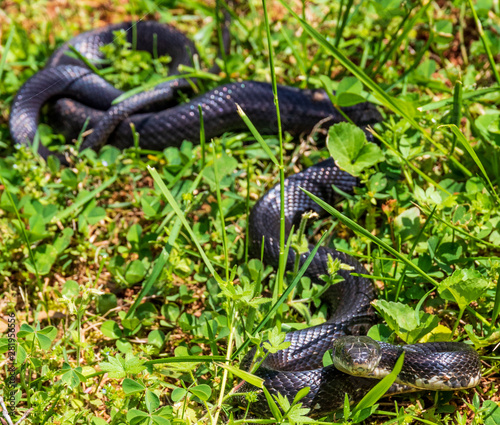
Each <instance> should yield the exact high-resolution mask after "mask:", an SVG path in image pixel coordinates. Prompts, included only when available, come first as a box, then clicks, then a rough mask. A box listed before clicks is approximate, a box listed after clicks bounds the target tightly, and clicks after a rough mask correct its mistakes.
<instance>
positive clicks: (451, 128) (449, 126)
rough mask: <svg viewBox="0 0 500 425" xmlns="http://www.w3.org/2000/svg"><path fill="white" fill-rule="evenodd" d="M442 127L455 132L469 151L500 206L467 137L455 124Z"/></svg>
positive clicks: (499, 201)
mask: <svg viewBox="0 0 500 425" xmlns="http://www.w3.org/2000/svg"><path fill="white" fill-rule="evenodd" d="M440 127H448V128H450V130H451V131H452V132H453V134H454V135H455V136H456V137H457V139H458V140H459V141H460V143H462V145H463V147H464V148H465V150H466V151H467V153H468V154H469V155H470V156H471V157H472V159H473V160H474V162H475V163H476V165H477V167H478V168H479V169H480V170H481V173H482V174H483V176H484V178H485V179H486V181H487V182H488V184H489V186H490V189H491V192H492V193H493V195H494V196H495V198H496V201H497V203H499V204H500V199H499V198H498V194H497V192H496V191H495V188H494V187H493V184H492V183H491V180H490V178H489V177H488V174H487V173H486V170H485V169H484V167H483V164H482V163H481V160H480V159H479V158H478V156H477V154H476V152H475V151H474V149H473V148H472V146H471V145H470V143H469V141H468V140H467V139H466V138H465V136H464V135H463V134H462V132H461V131H460V129H459V128H458V127H457V126H456V125H455V124H446V125H441V126H440Z"/></svg>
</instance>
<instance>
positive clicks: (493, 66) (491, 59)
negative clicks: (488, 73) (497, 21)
mask: <svg viewBox="0 0 500 425" xmlns="http://www.w3.org/2000/svg"><path fill="white" fill-rule="evenodd" d="M467 2H468V3H469V7H470V10H471V12H472V16H473V17H474V21H475V23H476V27H477V32H478V33H479V37H480V38H481V42H482V43H483V47H484V50H485V51H486V56H488V62H489V63H490V66H491V70H492V71H493V75H494V76H495V80H497V84H498V85H500V74H499V73H498V69H497V65H496V63H495V58H494V57H493V54H492V53H491V49H490V46H489V44H488V39H487V36H486V34H485V33H484V31H483V26H482V25H481V21H480V20H479V17H478V16H477V13H476V9H474V4H473V3H472V0H467Z"/></svg>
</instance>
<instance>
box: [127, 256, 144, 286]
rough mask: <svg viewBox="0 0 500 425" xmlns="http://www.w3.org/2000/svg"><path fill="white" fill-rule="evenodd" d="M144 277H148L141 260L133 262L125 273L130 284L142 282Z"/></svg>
mask: <svg viewBox="0 0 500 425" xmlns="http://www.w3.org/2000/svg"><path fill="white" fill-rule="evenodd" d="M144 276H146V267H144V264H143V263H142V261H141V260H134V261H132V262H131V263H130V264H129V266H128V267H127V271H126V272H125V280H126V281H127V282H128V283H130V284H134V283H137V282H140V281H141V280H142V279H144Z"/></svg>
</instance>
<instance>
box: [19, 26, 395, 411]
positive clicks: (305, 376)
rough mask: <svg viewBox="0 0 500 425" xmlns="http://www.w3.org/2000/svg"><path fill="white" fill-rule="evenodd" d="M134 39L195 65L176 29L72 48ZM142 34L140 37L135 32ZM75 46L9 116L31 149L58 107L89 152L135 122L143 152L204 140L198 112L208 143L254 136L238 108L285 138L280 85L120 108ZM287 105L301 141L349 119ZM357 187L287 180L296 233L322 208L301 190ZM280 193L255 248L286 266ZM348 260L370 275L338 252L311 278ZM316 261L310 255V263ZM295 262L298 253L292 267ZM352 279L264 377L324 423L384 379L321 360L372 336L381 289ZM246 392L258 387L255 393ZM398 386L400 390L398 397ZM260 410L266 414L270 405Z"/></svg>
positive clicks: (95, 52) (323, 192) (316, 177)
mask: <svg viewBox="0 0 500 425" xmlns="http://www.w3.org/2000/svg"><path fill="white" fill-rule="evenodd" d="M132 26H134V27H135V30H130V31H128V32H127V36H128V39H129V41H130V42H132V41H133V39H134V38H135V40H136V43H137V44H136V45H137V49H139V50H147V51H152V50H153V44H154V43H155V41H154V36H153V34H155V33H156V34H157V47H156V49H157V52H158V55H163V54H169V55H170V56H172V63H171V70H172V74H175V73H177V67H178V66H179V65H181V64H184V65H190V66H191V65H192V57H193V55H194V54H196V49H195V47H194V45H193V43H192V42H191V41H190V40H189V39H187V38H186V37H185V36H184V35H183V34H181V33H179V32H178V31H177V30H175V29H173V28H172V27H169V26H167V25H162V24H158V23H156V22H146V21H142V22H138V23H137V24H130V23H123V24H117V25H112V26H108V27H104V28H101V29H98V30H93V31H90V32H87V33H84V34H81V35H79V36H77V37H75V38H74V39H73V40H71V41H70V42H71V44H72V45H73V46H74V47H75V48H76V49H77V50H79V51H80V53H82V54H83V55H84V56H85V57H87V58H88V59H89V60H90V61H91V62H95V63H96V64H97V65H99V61H100V60H101V59H102V53H101V52H100V51H99V47H100V46H101V45H103V44H106V43H109V42H110V41H111V40H112V39H113V37H114V36H113V34H112V32H113V31H115V30H118V29H126V30H127V29H130V28H131V27H132ZM134 31H135V35H134ZM67 51H68V44H65V45H63V46H62V47H61V48H60V49H59V50H57V51H56V52H55V53H54V55H53V56H52V57H51V58H50V60H49V62H48V64H47V66H46V68H45V69H44V70H42V71H40V72H39V73H37V74H36V75H34V76H33V77H32V78H31V79H29V80H28V81H27V82H26V83H25V85H24V86H23V87H22V88H21V89H20V90H19V92H18V93H17V95H16V97H15V99H14V101H13V105H12V109H11V116H10V130H11V134H12V137H13V139H14V141H15V142H17V143H23V144H27V145H30V144H31V143H32V142H33V139H34V137H35V132H36V129H37V126H38V122H39V116H40V110H41V108H42V106H43V105H45V104H46V103H50V105H51V106H50V112H49V116H50V122H51V124H52V125H53V126H54V127H56V129H59V130H60V131H62V132H63V133H64V134H65V135H66V136H67V138H69V139H72V138H76V136H77V135H78V134H79V132H80V131H81V129H82V127H83V125H84V123H85V120H86V119H87V118H90V121H89V126H88V128H92V129H93V133H92V134H91V135H90V136H89V137H87V138H86V139H85V140H84V143H83V146H82V148H87V147H91V148H94V149H99V148H100V147H102V145H103V144H104V143H109V144H113V145H115V146H117V147H120V148H126V147H130V146H132V145H133V138H132V132H131V129H130V124H131V123H133V124H134V126H135V129H136V131H138V132H139V134H140V145H141V147H142V148H145V149H153V150H162V149H164V148H165V147H167V146H179V145H180V144H181V143H182V141H183V140H190V141H193V142H197V141H198V140H199V132H200V124H199V112H198V105H201V107H202V111H203V118H204V124H205V134H206V137H207V138H208V139H210V138H212V137H215V136H220V135H221V134H222V133H224V132H227V131H236V130H247V127H246V125H245V124H244V122H243V121H242V120H241V118H240V116H239V115H238V113H237V109H236V104H238V105H239V106H240V107H241V108H242V109H243V110H244V111H245V113H246V114H247V115H248V117H249V118H250V119H251V121H252V122H253V124H254V125H255V126H256V128H257V129H258V130H259V131H260V132H261V133H276V131H277V124H276V110H275V106H274V102H273V93H272V87H271V85H270V84H268V83H262V82H257V81H244V82H237V83H228V84H225V85H222V86H220V87H218V88H216V89H214V90H211V91H209V92H207V93H205V94H203V95H201V96H198V97H195V98H194V99H192V100H191V101H190V102H188V103H184V104H180V105H177V104H174V100H175V97H176V93H177V91H179V90H181V91H183V90H186V89H187V88H188V84H187V82H186V80H184V79H182V78H179V79H176V80H174V81H171V82H168V83H164V84H162V85H160V86H157V87H156V88H155V89H153V90H150V91H147V92H143V93H140V94H138V95H136V96H133V97H131V98H129V99H127V100H126V101H124V102H121V103H119V104H117V105H115V106H112V105H111V102H112V101H113V100H114V99H115V98H116V97H118V96H119V95H120V94H122V92H121V91H120V90H118V89H116V88H114V87H113V86H111V85H110V84H109V83H107V82H106V81H105V80H103V79H102V78H101V77H99V76H98V75H96V74H94V73H93V72H92V71H91V70H89V69H88V68H87V67H86V66H85V65H84V64H83V62H81V61H80V60H77V59H73V58H70V57H68V56H67V55H66V52H67ZM278 98H279V105H280V112H281V119H282V127H283V130H284V131H287V132H290V133H292V134H295V135H299V134H301V133H307V132H311V131H312V130H313V128H314V127H315V126H316V125H317V124H318V122H320V121H323V123H324V124H333V123H336V122H340V121H343V120H344V119H343V117H342V115H341V114H340V113H339V112H338V111H337V110H336V109H335V108H334V107H333V106H332V104H331V103H330V101H329V100H328V96H327V95H326V93H325V92H324V91H322V90H300V89H296V88H292V87H283V86H280V87H279V88H278ZM344 112H345V113H346V114H348V115H349V117H350V118H351V119H352V120H353V122H354V123H355V124H357V125H359V126H361V127H366V126H367V125H369V124H374V123H376V122H378V121H379V120H380V114H379V113H378V111H377V110H376V108H375V107H374V106H373V105H371V104H367V103H363V104H359V105H356V106H353V107H350V108H345V109H344ZM39 154H40V155H41V156H43V157H45V158H46V157H47V156H48V155H49V154H50V152H49V150H48V149H47V148H45V147H44V146H43V145H41V144H40V147H39ZM356 184H357V181H356V179H355V178H354V177H352V176H350V175H349V174H347V173H346V172H344V171H341V170H340V169H339V168H338V167H337V166H336V165H335V163H334V161H333V159H329V160H326V161H323V162H321V163H319V164H317V165H314V166H312V167H310V168H308V169H307V170H305V171H303V172H301V173H298V174H295V175H292V176H290V177H288V178H287V179H286V181H285V186H286V188H285V202H286V206H285V215H286V229H287V233H288V232H289V231H290V229H291V227H292V225H297V224H298V222H299V221H300V216H301V214H302V213H303V212H305V211H309V210H315V211H317V212H318V213H320V214H321V213H322V211H321V209H320V208H319V207H318V206H317V205H316V204H315V203H314V202H312V201H311V200H310V198H309V197H307V196H306V195H305V194H304V193H303V192H302V191H301V190H300V189H299V187H302V188H304V189H307V190H308V191H310V192H312V193H314V194H315V195H317V196H319V197H320V198H322V199H324V200H325V201H327V202H328V203H334V202H335V201H336V199H337V195H336V192H335V191H334V190H333V189H332V185H335V186H337V187H338V188H340V189H341V190H342V191H344V192H351V191H352V190H353V188H354V187H355V186H356ZM279 210H280V203H279V188H278V187H274V188H273V189H271V190H270V191H269V192H268V193H267V194H266V195H264V196H263V197H262V198H261V199H260V200H259V201H258V202H257V204H256V205H255V207H254V208H253V210H252V213H251V216H250V218H249V232H250V238H251V244H252V247H253V249H254V251H256V252H260V244H261V241H262V238H263V237H264V244H265V246H264V252H265V261H266V262H267V263H269V264H273V265H277V261H278V255H279V246H278V245H279ZM329 254H330V255H332V256H333V257H334V258H339V259H341V261H342V262H344V263H346V264H349V265H351V266H353V267H354V271H355V272H358V273H366V270H365V269H364V268H363V266H361V265H360V264H359V263H358V262H357V261H356V260H355V259H353V258H351V257H349V256H347V255H345V254H343V253H340V252H337V251H335V250H334V249H331V248H323V247H322V248H320V250H319V251H318V252H317V254H316V256H315V258H314V260H313V262H312V263H311V265H310V267H309V269H308V270H307V273H306V275H307V276H309V277H311V279H313V280H314V281H315V282H320V280H319V276H320V275H322V274H326V259H327V255H329ZM306 256H307V255H304V256H303V258H301V262H302V261H304V260H305V258H306ZM293 263H294V254H293V252H290V254H289V257H288V261H287V264H288V266H291V265H292V264H293ZM340 274H341V275H342V277H344V279H345V280H344V282H342V283H339V284H337V285H335V286H334V287H332V288H330V290H329V291H327V293H326V294H325V298H326V301H327V302H328V303H329V304H330V306H331V310H332V314H331V317H330V318H329V320H328V321H327V322H326V323H325V324H323V325H320V326H316V327H312V328H308V329H304V330H301V331H297V332H291V333H289V334H288V335H287V340H288V341H290V342H291V346H290V347H289V348H288V349H286V350H282V351H280V352H278V353H276V354H274V355H270V356H268V357H267V359H266V361H265V362H264V364H263V365H262V367H261V368H260V369H259V370H258V371H257V375H260V376H262V377H263V378H265V385H266V387H267V388H268V389H269V390H270V391H271V392H272V393H278V392H280V393H282V394H284V395H286V396H287V397H289V398H290V399H293V397H294V395H295V394H296V393H297V391H298V390H299V389H300V388H303V387H304V386H309V387H310V388H311V391H310V393H309V394H308V396H307V397H306V398H304V399H303V400H302V403H303V405H304V407H309V408H311V409H312V410H311V413H312V415H313V416H321V415H324V414H326V413H328V412H331V411H332V410H335V409H337V408H339V407H341V406H342V404H343V402H344V396H345V394H346V393H347V394H349V397H350V400H351V401H357V400H359V399H360V398H362V397H363V396H364V395H365V394H366V393H367V392H368V391H369V389H371V388H372V387H373V386H374V385H375V383H376V381H375V380H373V379H367V378H359V377H353V376H350V375H346V374H344V373H342V372H339V371H338V370H336V369H335V368H334V367H327V368H322V357H323V354H324V352H325V351H326V350H328V349H329V348H331V344H332V341H333V340H334V339H335V338H337V337H338V336H342V335H349V334H355V335H356V334H364V333H366V331H367V329H368V328H369V327H370V326H371V325H372V324H373V323H374V322H375V315H374V311H373V309H372V307H371V306H370V302H371V301H372V300H373V299H374V298H375V291H374V288H373V285H372V284H371V282H370V281H369V280H368V279H365V278H360V277H353V276H351V274H350V273H349V272H347V271H341V272H340ZM246 389H247V390H249V389H251V388H249V387H248V386H247V388H246ZM395 390H396V389H394V391H395ZM260 399H261V401H260V402H259V403H256V404H255V405H254V408H255V409H256V410H261V411H266V410H267V408H266V405H267V403H266V402H265V401H263V400H262V397H260Z"/></svg>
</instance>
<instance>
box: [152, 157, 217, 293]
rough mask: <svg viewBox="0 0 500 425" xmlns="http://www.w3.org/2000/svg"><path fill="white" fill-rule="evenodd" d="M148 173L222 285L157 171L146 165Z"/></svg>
mask: <svg viewBox="0 0 500 425" xmlns="http://www.w3.org/2000/svg"><path fill="white" fill-rule="evenodd" d="M148 171H149V173H150V174H151V177H153V180H154V181H155V183H156V184H157V185H158V187H159V188H160V190H161V192H162V193H163V196H165V198H166V199H167V201H168V203H169V204H170V206H171V207H172V209H173V210H174V211H175V213H176V214H177V216H178V217H179V219H180V220H181V223H182V224H183V225H184V227H185V229H186V230H187V232H188V233H189V236H191V239H192V241H193V243H194V244H195V245H196V248H197V249H198V252H199V253H200V255H201V258H202V259H203V261H204V263H205V265H206V266H207V268H208V270H209V271H210V273H211V274H212V276H213V277H214V278H215V279H216V280H217V282H218V283H222V282H223V281H222V279H221V277H220V276H219V274H218V273H217V272H216V271H215V269H214V267H213V266H212V263H211V262H210V259H209V258H208V257H207V254H205V251H203V248H202V247H201V245H200V243H199V242H198V238H197V237H196V235H195V233H194V231H193V229H192V228H191V226H190V224H189V223H188V222H187V220H186V217H185V216H184V213H183V212H182V210H181V209H180V207H179V204H177V201H176V200H175V198H174V197H173V195H172V193H171V192H170V190H168V188H167V186H165V183H163V180H162V178H161V177H160V175H159V174H158V171H156V169H155V168H153V167H150V166H149V165H148Z"/></svg>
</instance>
